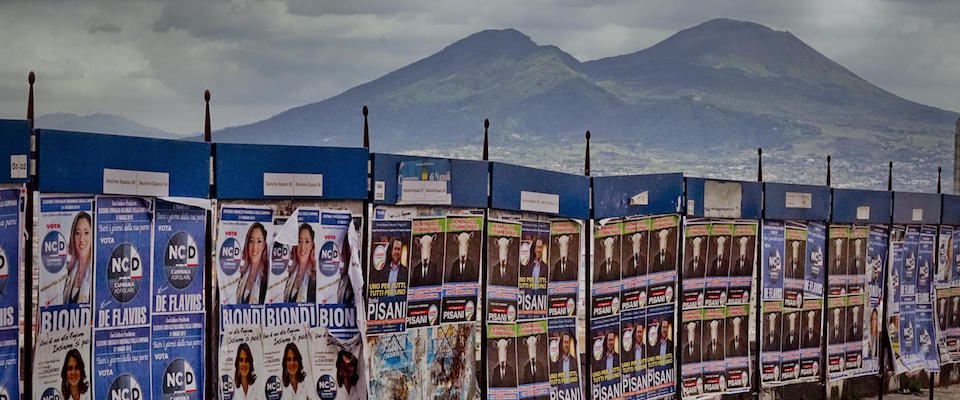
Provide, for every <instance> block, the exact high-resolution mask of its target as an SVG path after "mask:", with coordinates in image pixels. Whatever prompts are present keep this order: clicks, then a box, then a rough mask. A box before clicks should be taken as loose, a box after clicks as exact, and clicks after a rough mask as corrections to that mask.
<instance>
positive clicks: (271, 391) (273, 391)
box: [264, 375, 283, 400]
mask: <svg viewBox="0 0 960 400" xmlns="http://www.w3.org/2000/svg"><path fill="white" fill-rule="evenodd" d="M264 392H265V394H266V400H280V397H281V396H282V395H283V383H282V382H280V377H278V376H276V375H271V376H270V378H268V379H267V384H266V385H265V387H264Z"/></svg>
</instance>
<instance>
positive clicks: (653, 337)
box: [647, 324, 660, 346]
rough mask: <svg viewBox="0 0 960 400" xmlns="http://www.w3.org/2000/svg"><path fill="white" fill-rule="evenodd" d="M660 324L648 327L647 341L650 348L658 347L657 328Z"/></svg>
mask: <svg viewBox="0 0 960 400" xmlns="http://www.w3.org/2000/svg"><path fill="white" fill-rule="evenodd" d="M659 326H660V324H650V325H649V326H647V341H648V342H650V346H656V345H657V328H658V327H659Z"/></svg>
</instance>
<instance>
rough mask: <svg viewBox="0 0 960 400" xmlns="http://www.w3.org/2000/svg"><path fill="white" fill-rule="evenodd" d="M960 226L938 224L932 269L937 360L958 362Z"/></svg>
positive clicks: (959, 352) (959, 342) (959, 344)
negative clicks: (937, 236) (934, 265)
mask: <svg viewBox="0 0 960 400" xmlns="http://www.w3.org/2000/svg"><path fill="white" fill-rule="evenodd" d="M958 241H960V230H958V228H957V227H955V226H950V225H941V226H940V232H939V238H938V240H937V246H938V250H937V253H938V258H937V260H938V262H937V273H936V285H935V286H936V316H937V339H938V340H937V344H938V347H939V350H940V362H941V363H942V364H944V365H945V364H950V363H957V362H960V257H958V255H960V252H958V250H960V243H958Z"/></svg>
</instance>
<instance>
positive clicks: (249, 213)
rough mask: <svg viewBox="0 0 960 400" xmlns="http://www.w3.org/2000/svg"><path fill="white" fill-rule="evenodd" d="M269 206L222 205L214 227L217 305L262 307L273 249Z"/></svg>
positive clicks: (273, 210)
mask: <svg viewBox="0 0 960 400" xmlns="http://www.w3.org/2000/svg"><path fill="white" fill-rule="evenodd" d="M274 212H275V209H274V207H272V206H254V205H240V204H230V203H223V204H222V205H221V207H220V218H219V220H218V226H217V285H218V288H219V290H220V304H263V303H264V301H265V300H266V298H267V281H268V273H269V271H270V256H269V255H268V254H267V249H271V248H273V246H272V244H273V243H272V239H273V234H272V231H273V217H274Z"/></svg>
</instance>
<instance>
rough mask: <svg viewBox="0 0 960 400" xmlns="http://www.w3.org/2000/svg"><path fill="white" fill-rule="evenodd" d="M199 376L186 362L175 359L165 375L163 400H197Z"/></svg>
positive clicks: (168, 366)
mask: <svg viewBox="0 0 960 400" xmlns="http://www.w3.org/2000/svg"><path fill="white" fill-rule="evenodd" d="M196 398H197V376H196V374H195V373H194V371H193V367H191V366H190V363H188V362H187V361H186V360H184V359H182V358H175V359H174V360H173V361H171V362H170V364H168V365H167V369H166V371H164V373H163V399H164V400H174V399H178V400H179V399H196Z"/></svg>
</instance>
